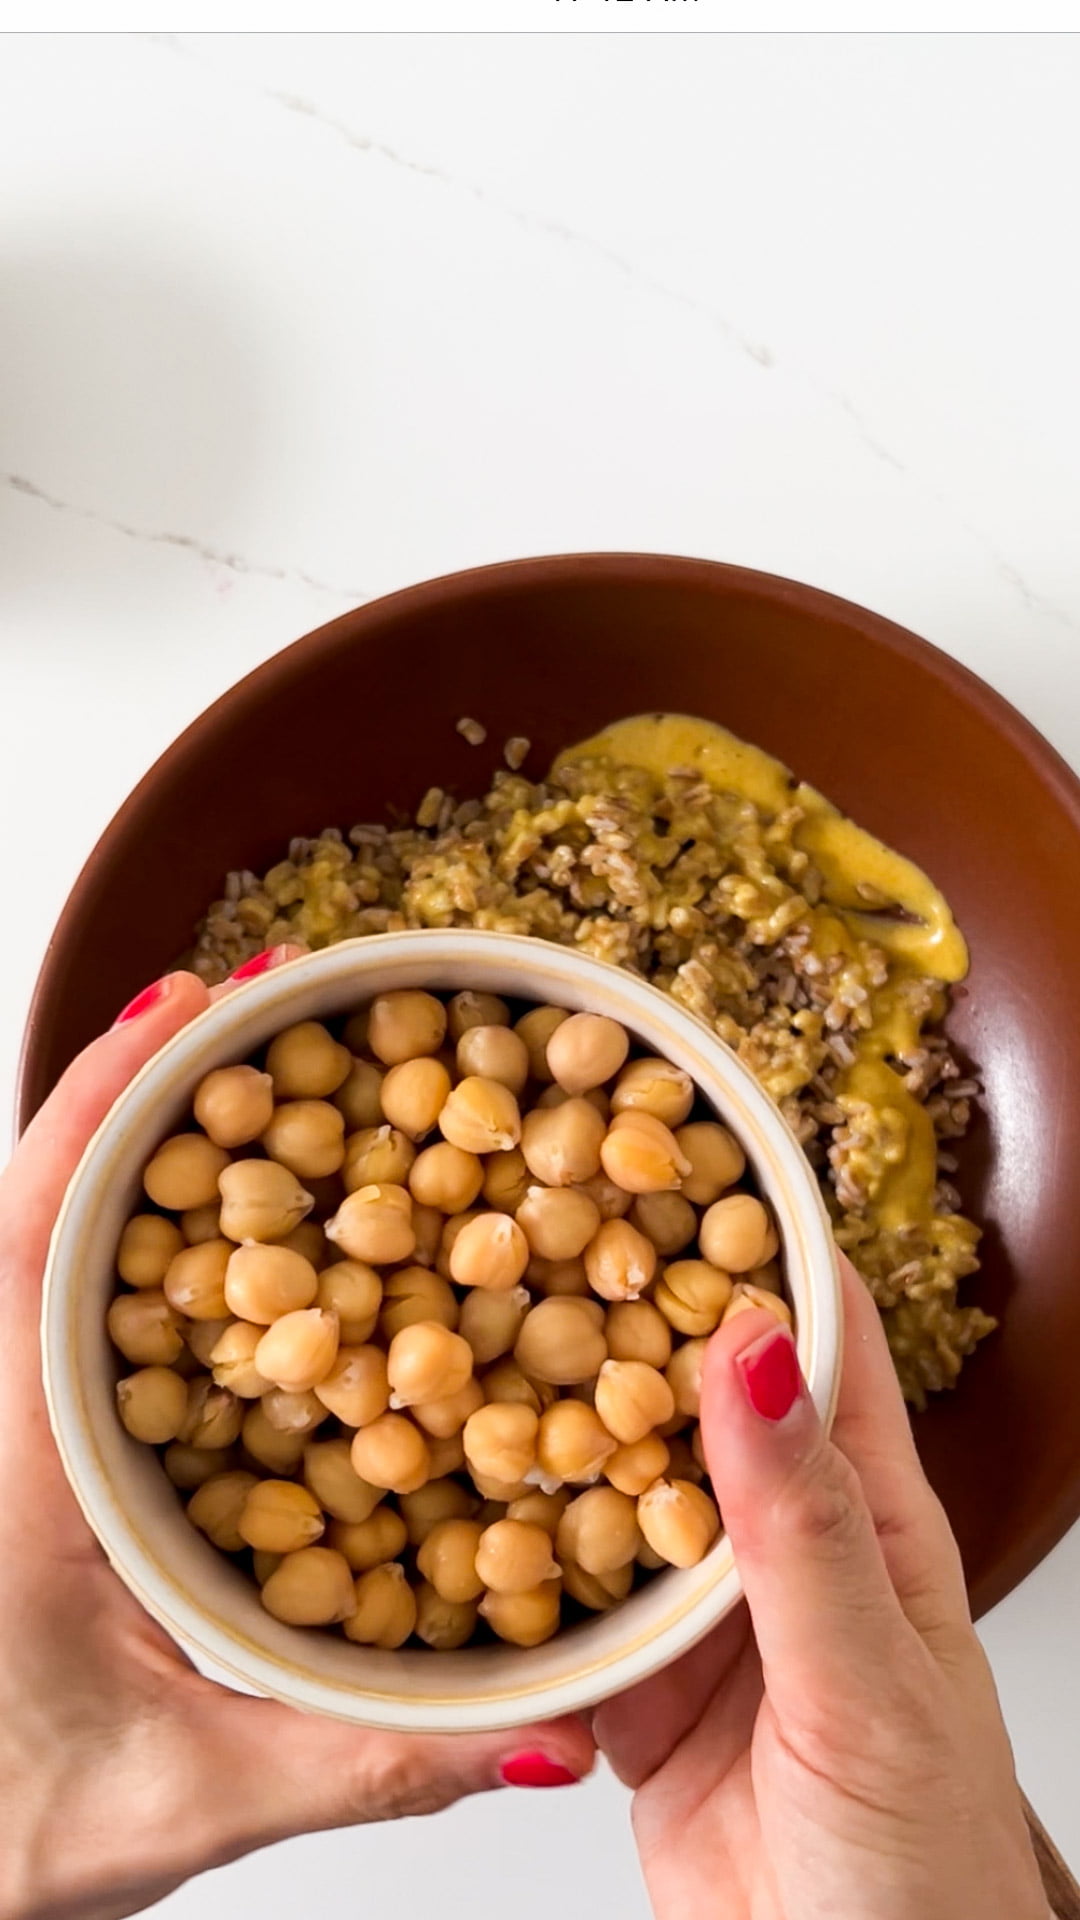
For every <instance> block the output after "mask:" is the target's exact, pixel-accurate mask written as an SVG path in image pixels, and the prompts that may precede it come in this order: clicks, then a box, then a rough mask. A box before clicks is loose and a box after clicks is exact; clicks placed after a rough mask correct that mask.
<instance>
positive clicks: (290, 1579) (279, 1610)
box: [261, 1547, 356, 1627]
mask: <svg viewBox="0 0 1080 1920" xmlns="http://www.w3.org/2000/svg"><path fill="white" fill-rule="evenodd" d="M261 1598H262V1603H263V1606H264V1607H265V1608H266V1611H267V1613H272V1614H273V1616H274V1618H275V1620H283V1621H284V1622H285V1624H286V1626H290V1627H329V1626H333V1625H334V1624H335V1623H336V1622H338V1621H344V1620H349V1619H351V1617H352V1615H353V1613H354V1612H355V1610H356V1592H355V1589H354V1587H353V1577H352V1574H351V1573H350V1571H349V1566H348V1562H347V1561H346V1559H345V1558H344V1556H343V1555H342V1554H340V1553H335V1552H334V1550H333V1548H331V1547H301V1548H300V1550H299V1551H298V1552H297V1553H287V1554H286V1555H285V1557H284V1559H283V1560H282V1562H281V1565H280V1566H279V1567H276V1568H275V1569H274V1572H273V1573H272V1574H271V1575H270V1578H269V1579H268V1580H267V1581H266V1584H265V1585H264V1587H263V1589H262V1595H261Z"/></svg>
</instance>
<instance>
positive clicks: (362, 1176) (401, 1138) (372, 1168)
mask: <svg viewBox="0 0 1080 1920" xmlns="http://www.w3.org/2000/svg"><path fill="white" fill-rule="evenodd" d="M415 1160H416V1148H415V1147H414V1146H413V1143H412V1141H411V1140H410V1139H408V1138H407V1136H406V1135H405V1134H403V1133H399V1132H398V1131H397V1129H396V1128H394V1127H389V1126H387V1125H386V1122H385V1121H383V1122H382V1124H381V1125H379V1126H377V1127H365V1128H364V1130H363V1132H362V1133H354V1134H353V1135H352V1136H351V1137H350V1139H349V1140H348V1141H346V1144H345V1158H344V1162H343V1165H342V1170H341V1177H342V1180H343V1181H344V1183H345V1191H346V1193H355V1192H356V1191H357V1189H358V1188H359V1187H370V1186H378V1185H380V1184H382V1183H383V1182H385V1181H389V1182H392V1183H393V1184H394V1185H396V1186H404V1185H405V1183H406V1181H407V1180H408V1178H409V1175H410V1173H411V1171H412V1168H413V1163H414V1162H415Z"/></svg>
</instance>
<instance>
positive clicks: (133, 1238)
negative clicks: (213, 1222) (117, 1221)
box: [116, 1213, 184, 1287]
mask: <svg viewBox="0 0 1080 1920" xmlns="http://www.w3.org/2000/svg"><path fill="white" fill-rule="evenodd" d="M183 1250H184V1238H183V1235H182V1233H181V1232H180V1229H179V1227H178V1226H177V1225H176V1224H175V1222H174V1221H172V1220H166V1219H164V1217H163V1216H162V1215H161V1214H160V1213H137V1214H136V1215H135V1217H134V1219H132V1220H129V1221H128V1223H127V1226H126V1227H125V1228H124V1231H123V1233H122V1234H121V1235H120V1245H119V1247H118V1249H117V1254H116V1270H117V1272H118V1273H119V1275H120V1278H121V1280H126V1281H127V1284H128V1286H129V1287H160V1286H161V1284H162V1282H163V1280H164V1278H165V1275H166V1274H167V1272H168V1270H169V1268H170V1266H171V1265H172V1263H173V1261H174V1260H175V1259H176V1256H177V1254H178V1253H182V1252H183Z"/></svg>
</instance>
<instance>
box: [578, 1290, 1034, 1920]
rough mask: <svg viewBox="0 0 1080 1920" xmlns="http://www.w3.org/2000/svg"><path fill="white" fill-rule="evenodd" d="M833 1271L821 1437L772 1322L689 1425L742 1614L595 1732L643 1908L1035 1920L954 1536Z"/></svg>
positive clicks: (716, 1357) (739, 1342)
mask: <svg viewBox="0 0 1080 1920" xmlns="http://www.w3.org/2000/svg"><path fill="white" fill-rule="evenodd" d="M845 1267H846V1271H845V1276H844V1286H845V1303H846V1314H847V1341H846V1361H845V1368H844V1380H843V1388H842V1392H841V1400H840V1409H839V1413H838V1416H837V1420H836V1425H835V1428H834V1431H833V1437H832V1442H831V1443H830V1442H828V1441H826V1440H825V1438H824V1435H823V1433H822V1430H821V1425H820V1422H819V1420H818V1417H817V1414H816V1412H815V1410H814V1407H813V1404H812V1402H811V1401H810V1399H809V1397H808V1395H807V1393H806V1391H805V1388H804V1387H803V1384H802V1381H801V1379H800V1377H799V1372H798V1366H797V1363H796V1359H795V1349H794V1346H793V1343H792V1341H791V1338H790V1335H789V1334H788V1332H787V1330H786V1329H785V1328H781V1327H778V1326H777V1325H776V1323H775V1321H773V1320H771V1319H770V1318H769V1317H768V1316H767V1315H766V1314H764V1313H755V1314H749V1313H748V1314H745V1315H741V1316H739V1317H738V1318H737V1319H736V1320H734V1321H733V1322H732V1323H731V1325H730V1326H729V1327H727V1328H725V1329H724V1330H723V1331H722V1332H721V1333H719V1334H718V1335H717V1336H716V1338H715V1339H714V1340H713V1342H712V1345H711V1347H710V1349H709V1353H708V1356H707V1360H706V1367H705V1381H704V1392H703V1400H702V1432H703V1438H704V1443H705V1451H706V1455H707V1458H708V1461H709V1467H710V1472H711V1475H712V1479H713V1482H714V1485H715V1487H716V1491H717V1496H718V1498H719V1502H720V1507H721V1511H722V1512H723V1515H724V1520H725V1523H726V1526H727V1528H728V1531H729V1533H730V1536H731V1540H732V1544H733V1546H734V1549H735V1554H736V1558H737V1561H738V1564H739V1570H740V1572H741V1575H742V1579H743V1585H744V1587H745V1591H746V1597H747V1601H748V1606H749V1611H747V1610H746V1609H745V1608H741V1609H740V1610H739V1612H738V1613H737V1614H736V1615H734V1616H733V1617H732V1618H731V1619H729V1620H727V1621H726V1622H725V1623H724V1625H723V1626H722V1627H721V1628H720V1629H719V1631H718V1632H717V1633H716V1634H715V1635H714V1636H713V1637H712V1638H711V1639H709V1640H708V1641H706V1642H705V1643H704V1644H703V1645H702V1646H700V1647H698V1648H697V1649H696V1650H695V1651H694V1652H693V1653H691V1654H689V1655H688V1656H687V1657H686V1659H685V1660H683V1661H682V1663H681V1664H680V1665H679V1666H677V1667H675V1668H674V1669H672V1670H670V1671H669V1672H667V1673H663V1674H660V1675H658V1676H657V1677H656V1678H655V1679H653V1680H651V1681H649V1682H647V1683H646V1684H645V1685H644V1686H643V1687H641V1688H639V1689H638V1690H637V1691H636V1692H635V1693H633V1694H631V1695H629V1696H627V1697H624V1698H623V1699H621V1700H617V1701H614V1702H612V1703H611V1704H610V1705H608V1706H606V1707H604V1708H603V1709H602V1710H601V1712H600V1713H599V1714H598V1715H597V1716H596V1722H595V1727H596V1733H597V1737H598V1740H599V1743H600V1746H601V1748H602V1749H603V1750H604V1751H605V1752H606V1753H607V1754H608V1756H609V1757H610V1759H611V1761H612V1763H613V1765H614V1766H615V1768H616V1770H617V1772H618V1773H619V1774H620V1776H621V1777H622V1779H623V1780H625V1781H626V1782H627V1783H628V1784H629V1785H630V1786H632V1787H634V1788H635V1789H636V1792H635V1798H634V1828H635V1833H636V1836H637V1840H638V1845H639V1847H640V1850H641V1858H642V1863H643V1866H644V1870H645V1875H646V1879H647V1881H648V1886H649V1892H650V1894H651V1896H652V1901H653V1905H654V1907H655V1910H656V1914H657V1916H658V1920H706V1916H708V1920H712V1917H713V1916H716V1920H719V1916H721V1915H723V1920H968V1916H970V1920H1047V1914H1048V1908H1047V1905H1046V1901H1045V1898H1044V1896H1043V1893H1042V1890H1041V1887H1040V1883H1039V1878H1038V1874H1037V1870H1036V1867H1035V1861H1034V1856H1033V1853H1032V1850H1031V1846H1030V1843H1029V1841H1028V1836H1027V1831H1026V1827H1025V1824H1024V1819H1023V1814H1022V1811H1021V1805H1020V1795H1019V1790H1018V1788H1017V1785H1016V1779H1015V1776H1014V1772H1013V1763H1012V1755H1011V1753H1010V1750H1009V1743H1008V1738H1007V1736H1006V1733H1005V1728H1004V1725H1003V1724H1002V1719H1001V1714H1000V1711H999V1708H998V1703H997V1698H996V1695H995V1692H994V1686H993V1682H992V1680H991V1677H990V1672H989V1669H988V1667H987V1664H986V1661H985V1658H984V1656H983V1654H982V1651H981V1649H980V1647H979V1644H978V1642H977V1640H976V1638H975V1634H974V1631H973V1628H972V1625H971V1618H970V1614H969V1612H968V1607H967V1600H966V1596H965V1592H964V1582H963V1577H962V1573H961V1568H960V1560H959V1555H958V1553H957V1550H956V1545H955V1543H954V1541H953V1538H952V1535H951V1533H950V1531H949V1527H948V1523H947V1521H946V1519H945V1515H944V1513H943V1511H942V1509H941V1507H940V1506H939V1504H938V1501H937V1500H936V1498H935V1497H934V1495H933V1493H932V1492H931V1490H930V1487H929V1486H928V1484H927V1482H926V1479H925V1478H924V1476H923V1473H922V1469H921V1468H920V1466H919V1462H918V1459H917V1457H916V1454H915V1448H914V1445H913V1443H912V1438H911V1432H910V1429H909V1426H908V1421H907V1416H906V1413H905V1410H904V1406H903V1402H902V1400H901V1398H900V1394H899V1390H898V1388H897V1384H896V1379H895V1376H894V1373H893V1369H892V1364H891V1361H890V1359H889V1354H888V1349H887V1347H886V1344H885V1339H884V1334H883V1332H882V1328H881V1324H880V1321H879V1319H878V1316H877V1313H876V1311H875V1309H874V1306H873V1304H872V1302H871V1300H870V1298H869V1295H868V1294H867V1292H866V1289H865V1288H864V1287H863V1285H862V1284H861V1282H860V1281H859V1279H858V1277H857V1276H856V1274H855V1273H854V1271H853V1270H852V1269H851V1268H850V1267H848V1266H846V1263H845ZM988 1497H992V1495H988Z"/></svg>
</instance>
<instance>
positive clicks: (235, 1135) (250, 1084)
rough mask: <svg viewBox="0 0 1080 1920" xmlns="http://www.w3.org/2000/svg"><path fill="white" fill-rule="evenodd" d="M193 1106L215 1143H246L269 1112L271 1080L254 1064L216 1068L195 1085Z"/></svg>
mask: <svg viewBox="0 0 1080 1920" xmlns="http://www.w3.org/2000/svg"><path fill="white" fill-rule="evenodd" d="M193 1109H194V1114H195V1118H196V1120H197V1121H198V1123H199V1125H200V1127H201V1128H202V1130H203V1132H204V1133H205V1134H207V1135H209V1137H210V1139H211V1140H212V1141H213V1142H214V1145H215V1146H218V1147H243V1146H246V1145H247V1144H248V1142H249V1141H251V1140H257V1139H258V1137H259V1135H260V1133H261V1132H262V1131H263V1128H264V1127H265V1126H266V1125H267V1122H268V1121H269V1119H270V1115H271V1114H272V1113H273V1110H274V1086H273V1081H272V1080H271V1078H270V1075H269V1074H268V1073H260V1072H259V1070H258V1068H257V1067H217V1068H215V1070H214V1071H213V1072H212V1073H208V1074H207V1075H206V1076H205V1078H204V1079H203V1080H201V1081H200V1082H199V1085H198V1086H197V1087H196V1089H195V1099H194V1102H193Z"/></svg>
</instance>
